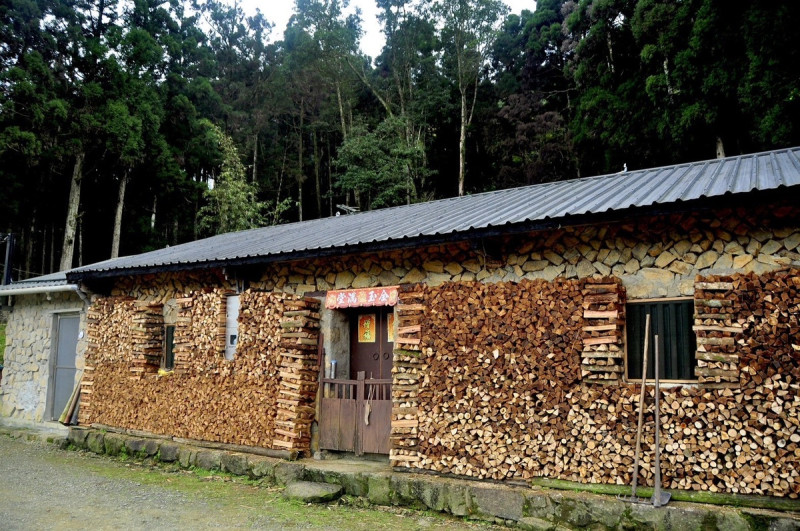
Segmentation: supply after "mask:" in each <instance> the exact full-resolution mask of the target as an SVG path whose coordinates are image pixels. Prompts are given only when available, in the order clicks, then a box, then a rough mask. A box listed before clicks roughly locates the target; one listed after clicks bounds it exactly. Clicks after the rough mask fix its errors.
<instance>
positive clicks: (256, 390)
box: [81, 290, 319, 451]
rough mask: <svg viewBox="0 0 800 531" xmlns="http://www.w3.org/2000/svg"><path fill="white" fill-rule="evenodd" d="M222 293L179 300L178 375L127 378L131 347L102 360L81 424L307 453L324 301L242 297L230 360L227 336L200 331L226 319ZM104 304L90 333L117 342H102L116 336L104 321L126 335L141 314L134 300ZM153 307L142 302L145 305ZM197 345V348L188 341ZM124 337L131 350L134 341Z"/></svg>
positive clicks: (197, 293) (257, 294)
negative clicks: (223, 318)
mask: <svg viewBox="0 0 800 531" xmlns="http://www.w3.org/2000/svg"><path fill="white" fill-rule="evenodd" d="M225 295H226V292H224V291H222V290H216V291H195V292H192V293H190V294H187V295H186V296H184V297H181V299H180V300H179V301H178V302H179V305H180V313H179V317H178V322H177V325H176V335H175V338H176V342H177V343H178V344H179V346H178V351H177V354H179V355H181V356H183V357H182V358H180V359H176V371H175V373H173V374H172V375H167V376H163V377H159V376H156V375H154V374H145V375H144V376H143V377H140V378H136V379H135V380H131V379H130V377H129V376H130V363H131V360H132V359H133V357H132V350H131V348H130V346H129V347H128V350H127V354H126V355H125V357H122V356H115V357H112V356H106V357H104V358H103V360H102V362H101V363H98V364H97V367H96V370H95V371H94V372H95V373H96V374H95V375H94V378H93V379H92V380H93V382H94V385H93V387H94V395H93V402H94V407H92V408H87V409H86V410H85V411H84V409H83V405H82V406H81V407H82V409H81V411H82V412H83V417H82V420H81V422H82V423H83V424H91V423H100V424H105V425H109V426H116V427H121V428H129V429H136V430H143V431H149V432H152V433H156V434H162V435H172V436H177V437H184V438H189V439H199V440H207V441H215V442H224V443H231V444H240V445H246V446H260V447H267V448H277V449H300V450H303V451H307V450H308V448H309V442H310V424H311V421H312V420H313V414H314V409H313V404H314V395H315V390H316V385H317V384H316V375H317V369H316V348H317V347H316V339H315V337H316V335H317V334H318V332H319V330H318V328H319V324H318V322H319V313H318V308H319V303H318V302H317V301H315V300H313V299H308V300H304V299H298V300H294V298H293V297H292V296H290V295H284V294H273V293H260V292H251V291H247V292H245V293H243V294H241V310H240V314H239V336H240V339H239V342H238V345H237V349H236V353H235V356H234V360H233V361H228V360H225V358H224V350H223V346H224V343H223V341H224V339H223V336H222V335H221V334H219V333H214V331H213V330H212V331H211V333H200V332H199V329H200V328H202V326H203V325H204V323H207V324H209V326H211V327H214V326H216V324H218V323H219V322H220V321H221V319H220V314H222V315H224V302H223V299H224V297H225ZM290 299H291V300H290ZM101 301H102V302H101V303H100V304H99V305H98V306H99V307H100V308H102V311H99V312H98V314H97V315H94V316H93V317H94V318H95V319H94V320H93V321H92V322H91V323H90V333H91V334H93V335H95V336H97V335H98V334H100V335H101V336H102V337H103V338H104V340H105V341H111V339H112V338H113V337H118V336H108V335H105V334H110V333H111V332H109V328H108V326H107V325H108V323H109V322H117V321H120V319H121V322H122V323H124V327H125V328H124V330H127V329H129V328H130V323H132V322H133V319H134V315H136V310H135V309H134V303H133V301H131V300H130V299H110V298H109V299H101ZM149 304H150V303H144V302H143V303H142V304H141V305H140V308H146V309H147V308H150V307H149ZM150 309H152V308H150ZM148 311H149V310H148ZM284 325H285V328H284ZM122 326H123V325H122V324H120V325H115V326H113V327H112V331H116V330H118V329H121V328H122ZM283 333H285V334H286V337H282V334H283ZM195 339H196V340H197V345H199V348H195V344H194V343H192V341H195ZM312 339H313V343H314V344H313V345H311V343H312V341H311V340H312ZM128 340H129V341H131V343H130V345H132V344H133V343H132V337H130V336H129V337H128ZM212 341H213V342H218V343H212ZM87 389H88V388H87ZM88 390H89V391H91V389H88ZM89 394H91V393H89ZM89 394H87V396H89ZM292 436H295V437H292ZM276 441H277V444H274V443H275V442H276Z"/></svg>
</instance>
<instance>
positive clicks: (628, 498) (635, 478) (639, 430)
mask: <svg viewBox="0 0 800 531" xmlns="http://www.w3.org/2000/svg"><path fill="white" fill-rule="evenodd" d="M649 338H650V314H647V315H646V316H645V321H644V354H643V356H642V390H641V393H640V394H639V422H638V424H637V425H636V453H635V454H634V458H633V483H632V485H631V487H632V489H631V490H632V492H631V495H630V496H617V497H618V498H619V499H620V500H623V501H627V502H631V503H649V501H648V500H647V499H645V498H637V497H636V486H637V483H638V481H639V456H640V455H641V453H642V424H643V423H644V399H645V389H646V387H647V350H648V349H647V347H648V340H649Z"/></svg>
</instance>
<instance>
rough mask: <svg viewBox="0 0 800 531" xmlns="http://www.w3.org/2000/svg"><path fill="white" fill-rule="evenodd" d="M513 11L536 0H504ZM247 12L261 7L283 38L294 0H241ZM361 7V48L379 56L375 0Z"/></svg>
mask: <svg viewBox="0 0 800 531" xmlns="http://www.w3.org/2000/svg"><path fill="white" fill-rule="evenodd" d="M504 1H505V3H506V5H508V7H509V8H510V9H511V12H512V13H517V14H519V13H521V12H522V10H523V9H528V10H530V11H533V10H534V9H535V7H536V2H535V1H534V0H504ZM240 2H241V5H242V7H243V8H244V11H245V13H248V14H252V13H255V10H256V8H258V9H260V10H261V12H262V13H263V14H264V16H265V17H266V18H267V20H269V21H271V22H273V23H274V24H275V28H274V29H273V30H272V37H273V39H274V40H279V39H281V38H283V30H284V29H286V24H287V22H289V17H291V16H292V10H293V8H294V0H240ZM356 7H358V8H361V18H362V21H363V29H364V36H363V37H362V38H361V50H362V51H363V52H364V53H366V54H367V55H369V56H370V57H373V58H374V57H377V56H378V54H379V53H380V51H381V48H382V47H383V35H382V34H381V28H380V25H379V24H378V20H377V18H376V15H377V12H378V8H377V7H376V6H375V0H350V8H349V9H350V10H354V9H355V8H356Z"/></svg>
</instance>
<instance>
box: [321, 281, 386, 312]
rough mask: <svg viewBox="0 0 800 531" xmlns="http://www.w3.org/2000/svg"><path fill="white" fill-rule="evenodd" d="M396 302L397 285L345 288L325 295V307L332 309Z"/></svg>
mask: <svg viewBox="0 0 800 531" xmlns="http://www.w3.org/2000/svg"><path fill="white" fill-rule="evenodd" d="M395 304H397V286H385V287H382V288H362V289H343V290H336V291H329V292H328V294H327V295H326V296H325V307H326V308H328V309H330V310H332V309H335V308H358V307H363V306H394V305H395Z"/></svg>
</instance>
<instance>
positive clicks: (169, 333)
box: [164, 326, 175, 371]
mask: <svg viewBox="0 0 800 531" xmlns="http://www.w3.org/2000/svg"><path fill="white" fill-rule="evenodd" d="M164 368H165V369H167V370H168V371H171V370H172V369H174V368H175V327H174V326H168V327H167V328H166V330H165V333H164Z"/></svg>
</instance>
